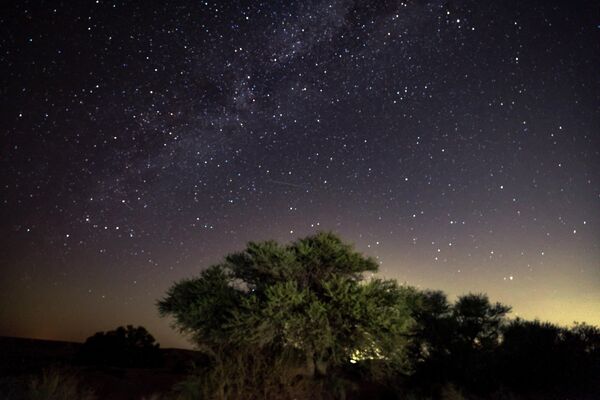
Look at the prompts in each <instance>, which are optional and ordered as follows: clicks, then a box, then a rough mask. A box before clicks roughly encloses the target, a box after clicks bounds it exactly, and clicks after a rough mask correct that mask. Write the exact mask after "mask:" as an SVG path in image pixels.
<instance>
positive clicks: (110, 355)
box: [78, 325, 163, 368]
mask: <svg viewBox="0 0 600 400" xmlns="http://www.w3.org/2000/svg"><path fill="white" fill-rule="evenodd" d="M78 359H79V361H80V362H82V363H84V364H93V365H102V366H113V367H123V368H155V367H159V366H161V365H162V364H163V358H162V354H161V351H160V347H159V344H158V343H156V342H155V339H154V337H153V336H152V335H151V334H150V333H148V331H147V330H146V329H145V328H143V327H141V326H139V327H133V326H131V325H128V326H127V327H122V326H120V327H118V328H117V329H115V330H113V331H107V332H97V333H96V334H94V335H93V336H90V337H89V338H88V339H87V340H86V341H85V343H84V344H83V346H81V350H80V351H79V354H78Z"/></svg>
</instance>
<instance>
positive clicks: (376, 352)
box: [158, 233, 414, 398]
mask: <svg viewBox="0 0 600 400" xmlns="http://www.w3.org/2000/svg"><path fill="white" fill-rule="evenodd" d="M377 269H378V265H377V263H376V262H375V261H374V260H373V259H372V258H368V257H364V256H363V255H362V254H360V253H358V252H356V251H355V250H354V249H353V247H352V246H351V245H348V244H345V243H343V242H342V241H341V240H340V238H339V237H337V236H336V235H334V234H332V233H318V234H316V235H314V236H309V237H306V238H303V239H299V240H297V241H295V242H293V243H291V244H289V245H280V244H279V243H277V242H274V241H266V242H260V243H249V244H248V246H247V248H246V249H245V250H243V251H242V252H239V253H234V254H230V255H228V256H226V257H225V260H224V262H223V263H221V264H218V265H214V266H211V267H209V268H208V269H206V270H204V271H203V272H202V273H201V274H200V276H199V277H197V278H193V279H186V280H183V281H180V282H178V283H176V284H174V285H173V286H172V287H171V288H170V289H169V290H168V292H167V296H166V297H165V298H164V299H163V300H161V301H160V302H159V303H158V307H159V310H160V313H161V314H162V315H163V316H172V317H173V318H174V325H175V326H176V327H177V328H178V329H179V330H180V331H181V332H183V333H186V334H189V335H191V337H192V339H193V341H194V342H195V344H196V345H197V346H198V347H199V348H200V349H202V350H204V351H205V352H207V353H208V354H210V355H212V356H213V359H214V361H215V368H217V369H218V368H221V370H223V369H229V371H224V373H225V375H227V373H229V375H227V376H228V377H229V378H231V379H238V380H239V381H238V384H237V386H236V387H238V389H239V388H240V387H248V380H249V379H250V378H248V377H247V376H246V375H247V374H248V373H252V374H255V375H256V374H259V375H260V373H259V372H258V373H257V372H256V371H255V370H252V371H253V372H249V371H250V365H249V364H252V366H257V365H264V368H265V370H268V371H269V372H268V374H270V375H273V374H275V375H277V379H279V383H280V384H281V382H283V381H285V380H286V379H288V380H292V381H293V380H294V379H296V380H297V379H298V377H299V376H300V377H304V378H315V377H323V376H327V375H330V373H331V371H333V370H335V369H336V368H339V367H342V366H344V365H347V364H348V363H350V362H355V361H356V360H357V359H365V358H377V359H380V360H383V361H384V362H389V363H392V364H394V365H399V362H400V361H401V360H402V357H403V354H404V346H403V343H404V340H405V333H406V332H407V330H408V328H409V325H410V321H411V319H410V310H409V307H408V303H409V301H410V299H411V298H412V297H414V291H413V290H412V289H410V288H405V287H401V286H398V285H397V283H396V282H395V281H391V280H381V279H369V280H365V277H364V274H365V273H374V272H376V271H377ZM232 360H239V361H240V362H239V363H238V364H236V363H235V362H233V363H232ZM240 363H241V365H240ZM233 364H235V365H239V366H240V368H236V367H233V366H232V365H233ZM232 371H234V372H232ZM232 374H233V375H234V376H233V377H232V376H231V375H232ZM255 375H254V376H252V377H251V380H253V381H254V382H256V381H261V379H263V378H264V377H262V378H260V377H259V378H257V376H255ZM229 378H228V379H229ZM263 380H264V379H263ZM221 381H222V382H225V381H227V379H225V378H223V375H222V376H221ZM232 386H235V385H229V388H231V387H232ZM262 389H263V392H262V395H264V394H265V393H264V388H262ZM218 390H220V391H221V395H222V397H230V398H232V397H234V396H233V394H232V393H231V392H229V393H225V390H227V388H224V387H223V385H221V386H220V388H219V389H218ZM240 396H248V394H247V393H245V394H243V395H242V394H240Z"/></svg>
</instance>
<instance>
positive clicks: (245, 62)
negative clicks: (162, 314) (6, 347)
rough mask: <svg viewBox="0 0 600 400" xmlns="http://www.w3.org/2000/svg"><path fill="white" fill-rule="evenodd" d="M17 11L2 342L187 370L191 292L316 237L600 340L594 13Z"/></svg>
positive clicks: (325, 4)
mask: <svg viewBox="0 0 600 400" xmlns="http://www.w3.org/2000/svg"><path fill="white" fill-rule="evenodd" d="M3 8H4V9H5V11H3V12H2V15H1V16H0V29H1V31H2V35H0V68H2V96H1V100H0V116H1V119H2V121H3V124H2V153H1V157H0V170H1V171H2V173H1V174H0V215H1V217H2V223H1V224H0V237H1V238H2V246H1V250H0V321H2V322H0V334H6V335H15V336H33V337H44V338H57V339H76V340H82V339H84V338H85V337H86V336H89V335H91V334H92V333H93V332H95V331H97V330H105V329H112V328H114V327H115V326H117V325H119V324H128V323H129V324H142V325H145V326H146V327H147V328H148V329H149V330H150V332H152V333H153V334H155V336H157V338H158V339H159V341H161V342H162V343H163V344H165V345H167V346H168V345H177V346H183V345H185V342H183V341H182V339H180V338H178V337H177V335H176V334H175V333H174V332H172V331H171V329H170V328H169V324H168V321H165V320H161V319H159V317H158V315H157V312H156V307H155V302H156V300H157V299H158V298H160V297H162V296H163V294H164V292H165V290H166V288H167V287H168V286H170V284H171V283H172V282H173V281H174V280H177V279H180V278H183V277H188V276H191V275H193V274H195V273H197V272H198V271H200V270H201V269H202V268H203V267H206V266H208V265H210V264H211V263H214V262H217V261H219V260H220V258H221V257H222V256H223V255H225V254H226V253H228V252H231V251H234V250H238V249H240V248H241V247H242V246H243V245H244V244H245V243H246V242H247V241H250V240H263V239H277V240H281V241H289V240H292V239H294V238H297V237H300V236H303V235H308V234H310V233H314V232H315V231H317V230H333V231H335V232H338V233H340V234H341V235H342V237H344V238H345V239H347V240H349V241H351V242H354V243H355V244H356V246H357V247H358V248H359V249H360V250H361V251H363V252H365V253H366V254H369V255H373V256H374V257H376V258H377V259H378V260H379V261H380V263H381V274H382V275H384V276H387V277H393V278H397V279H399V280H400V281H402V282H406V283H408V284H410V285H415V286H418V287H423V288H425V287H426V288H436V289H443V290H445V291H447V292H448V293H450V294H452V295H456V294H460V293H465V292H469V291H474V292H479V291H483V292H487V293H488V294H489V295H490V296H491V297H492V298H493V299H496V300H500V301H503V302H505V303H507V304H511V305H512V306H513V316H517V315H520V316H525V317H527V318H534V317H539V318H541V319H544V320H551V321H554V322H559V323H565V324H568V323H570V322H572V321H574V320H578V321H587V322H590V323H595V324H600V311H599V310H600V261H599V260H600V249H599V247H598V244H599V243H600V242H599V241H598V238H599V237H600V236H599V235H600V185H599V182H598V179H599V178H600V177H599V173H598V171H600V155H599V150H600V140H599V132H600V119H599V116H600V108H599V107H600V90H599V89H600V85H599V84H600V75H599V74H598V70H599V67H600V40H599V39H600V29H599V26H598V24H599V23H600V15H599V12H598V8H597V7H596V5H595V4H593V2H592V1H577V2H572V3H569V4H567V3H565V2H559V1H541V0H540V1H537V0H536V1H530V2H517V1H508V2H491V1H484V2H477V1H467V0H461V1H406V2H401V1H387V0H386V1H378V2H368V1H358V0H330V1H318V0H308V1H306V0H305V1H298V2H296V1H286V2H258V1H242V0H237V1H226V2H220V1H203V2H191V1H190V2H170V1H165V2H142V1H128V2H122V1H100V0H98V1H84V2H76V3H73V4H65V3H60V2H33V1H20V2H14V3H11V4H9V5H7V6H5V7H3ZM9 304H10V306H9Z"/></svg>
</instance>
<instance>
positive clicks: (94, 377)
mask: <svg viewBox="0 0 600 400" xmlns="http://www.w3.org/2000/svg"><path fill="white" fill-rule="evenodd" d="M80 347H81V343H72V342H60V341H53V340H39V339H24V338H12V337H0V355H1V356H0V397H2V396H1V394H2V393H3V392H2V390H3V389H4V390H6V389H10V388H7V386H11V385H13V386H14V385H22V384H25V382H28V381H29V380H30V379H31V377H32V376H35V375H39V374H40V373H41V371H42V370H43V369H44V368H49V367H66V368H68V369H69V371H71V372H73V373H75V374H76V375H77V376H78V377H79V378H80V380H81V382H82V383H84V384H85V385H86V386H88V387H90V388H91V389H93V391H94V393H95V394H96V395H97V397H98V398H99V399H115V400H129V399H136V400H138V399H140V398H142V397H144V396H145V397H149V396H151V395H152V394H155V393H165V392H168V391H169V390H170V389H171V387H172V386H173V385H174V384H175V383H177V382H179V381H181V380H183V379H184V378H185V375H186V370H187V368H188V366H189V365H190V363H191V362H192V361H193V360H194V358H195V356H196V355H197V352H194V351H190V350H181V349H162V350H161V352H162V353H163V356H164V360H165V364H164V366H163V367H161V368H114V367H96V366H86V365H80V364H79V363H78V362H77V360H76V355H77V351H78V349H79V348H80Z"/></svg>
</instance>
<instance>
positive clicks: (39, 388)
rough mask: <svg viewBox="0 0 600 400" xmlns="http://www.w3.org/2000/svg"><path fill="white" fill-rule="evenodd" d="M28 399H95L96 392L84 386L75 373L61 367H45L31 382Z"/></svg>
mask: <svg viewBox="0 0 600 400" xmlns="http://www.w3.org/2000/svg"><path fill="white" fill-rule="evenodd" d="M26 398H27V399H28V400H94V399H96V396H94V393H93V392H92V391H91V390H90V389H87V388H85V387H83V386H82V385H81V384H80V382H79V379H78V378H77V376H76V375H74V374H73V373H71V372H69V371H67V370H64V369H60V368H48V369H44V370H43V372H42V374H41V376H39V377H35V378H33V379H32V380H31V382H30V383H29V386H28V389H27V395H26Z"/></svg>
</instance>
